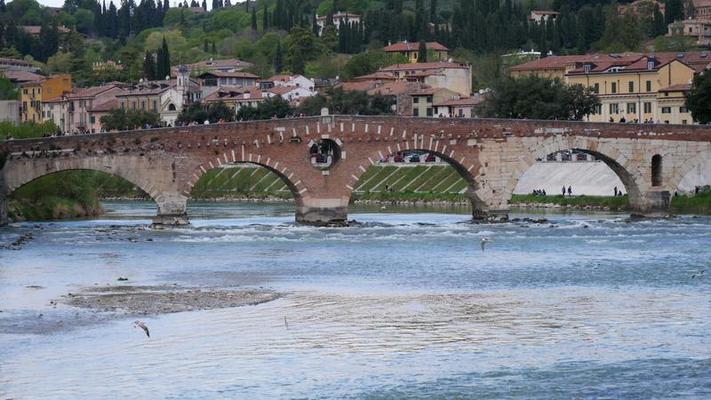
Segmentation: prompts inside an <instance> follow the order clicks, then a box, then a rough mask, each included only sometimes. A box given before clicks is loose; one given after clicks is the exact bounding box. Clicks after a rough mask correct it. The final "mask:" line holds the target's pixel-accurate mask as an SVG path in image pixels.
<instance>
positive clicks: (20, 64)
mask: <svg viewBox="0 0 711 400" xmlns="http://www.w3.org/2000/svg"><path fill="white" fill-rule="evenodd" d="M37 70H39V68H37V67H35V66H34V65H33V64H32V63H31V62H29V61H25V60H18V59H16V58H2V57H0V71H27V72H37Z"/></svg>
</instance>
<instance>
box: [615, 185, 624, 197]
mask: <svg viewBox="0 0 711 400" xmlns="http://www.w3.org/2000/svg"><path fill="white" fill-rule="evenodd" d="M613 191H614V193H615V197H617V196H622V195H623V194H622V191H621V190H619V189H617V186H615V187H614V189H613Z"/></svg>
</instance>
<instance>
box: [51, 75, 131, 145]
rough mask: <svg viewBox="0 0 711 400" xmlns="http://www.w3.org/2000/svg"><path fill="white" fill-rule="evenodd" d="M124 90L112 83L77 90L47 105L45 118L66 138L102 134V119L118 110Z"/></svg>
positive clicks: (122, 86)
mask: <svg viewBox="0 0 711 400" xmlns="http://www.w3.org/2000/svg"><path fill="white" fill-rule="evenodd" d="M125 87H126V85H123V84H118V83H111V84H107V85H101V86H94V87H88V88H80V89H74V90H73V91H71V92H69V93H65V94H64V95H62V96H60V97H57V98H55V99H53V100H49V101H47V102H45V103H44V104H43V117H44V119H45V120H50V121H53V122H54V124H55V125H57V127H59V130H60V132H61V133H63V134H80V133H98V132H101V116H103V115H105V114H107V113H108V112H110V111H111V109H113V108H118V99H117V96H118V95H119V94H122V93H124V88H125ZM109 106H110V107H109Z"/></svg>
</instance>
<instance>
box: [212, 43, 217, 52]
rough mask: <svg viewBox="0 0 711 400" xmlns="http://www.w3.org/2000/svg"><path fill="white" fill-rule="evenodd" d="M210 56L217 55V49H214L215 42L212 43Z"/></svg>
mask: <svg viewBox="0 0 711 400" xmlns="http://www.w3.org/2000/svg"><path fill="white" fill-rule="evenodd" d="M212 54H217V49H216V48H215V42H212Z"/></svg>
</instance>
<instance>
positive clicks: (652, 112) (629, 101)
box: [565, 53, 708, 123]
mask: <svg viewBox="0 0 711 400" xmlns="http://www.w3.org/2000/svg"><path fill="white" fill-rule="evenodd" d="M706 58H708V55H707V54H706V53H679V54H676V53H659V54H656V55H654V56H652V55H649V56H641V57H639V58H638V59H637V60H635V61H633V62H624V63H621V62H602V63H584V64H583V65H582V67H581V68H577V69H575V70H572V71H569V72H567V73H566V76H565V79H566V82H567V83H568V84H581V85H583V86H586V87H590V88H592V89H593V90H594V91H595V92H596V93H598V97H599V98H600V102H601V103H602V106H601V107H600V108H599V109H598V110H597V111H596V112H595V113H594V114H592V115H590V116H589V117H588V120H589V121H593V122H607V121H615V122H619V121H621V120H623V119H624V121H628V122H632V121H638V122H644V121H655V122H666V123H672V122H673V121H674V120H676V121H678V122H679V123H691V122H692V120H691V118H690V116H689V114H688V113H687V112H685V111H683V112H679V113H678V114H679V115H677V116H676V117H675V119H672V116H671V115H670V114H671V112H668V111H669V110H667V107H676V108H677V109H678V107H679V100H680V98H681V97H680V96H678V93H679V91H680V90H681V89H680V88H683V87H686V86H680V85H688V84H689V83H690V82H691V81H692V79H693V77H694V74H696V73H697V72H700V71H703V69H704V68H705V66H706V65H707V64H708V61H707V60H705V59H706ZM682 104H683V102H682ZM677 111H678V110H677Z"/></svg>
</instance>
